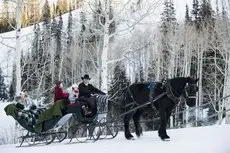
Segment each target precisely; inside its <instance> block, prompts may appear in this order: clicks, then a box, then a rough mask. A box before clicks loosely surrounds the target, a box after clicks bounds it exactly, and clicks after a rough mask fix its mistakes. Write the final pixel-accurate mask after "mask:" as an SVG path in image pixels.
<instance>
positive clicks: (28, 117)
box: [4, 104, 45, 126]
mask: <svg viewBox="0 0 230 153" xmlns="http://www.w3.org/2000/svg"><path fill="white" fill-rule="evenodd" d="M4 110H5V112H6V115H10V116H12V117H13V118H14V119H16V120H20V119H22V120H24V121H25V123H26V125H29V126H33V125H35V124H36V122H37V120H38V116H39V115H40V114H41V113H42V112H44V111H45V108H36V109H29V110H22V109H19V108H18V107H17V106H16V104H9V105H7V106H6V107H5V108H4Z"/></svg>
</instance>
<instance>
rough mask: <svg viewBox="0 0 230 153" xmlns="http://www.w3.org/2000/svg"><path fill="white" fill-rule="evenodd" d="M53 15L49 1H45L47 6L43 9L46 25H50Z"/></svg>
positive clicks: (43, 18)
mask: <svg viewBox="0 0 230 153" xmlns="http://www.w3.org/2000/svg"><path fill="white" fill-rule="evenodd" d="M50 19H51V14H50V6H49V2H48V0H46V1H45V4H44V6H43V8H42V20H43V22H45V25H48V24H50Z"/></svg>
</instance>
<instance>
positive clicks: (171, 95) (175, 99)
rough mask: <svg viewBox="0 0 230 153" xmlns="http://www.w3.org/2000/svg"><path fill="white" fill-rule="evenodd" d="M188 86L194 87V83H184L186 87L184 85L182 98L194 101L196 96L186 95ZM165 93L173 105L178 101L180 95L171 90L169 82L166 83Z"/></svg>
mask: <svg viewBox="0 0 230 153" xmlns="http://www.w3.org/2000/svg"><path fill="white" fill-rule="evenodd" d="M189 86H196V83H188V82H186V85H185V87H184V91H183V92H184V93H185V97H184V98H186V99H196V94H195V95H191V94H188V91H187V90H188V87H189ZM173 91H174V93H176V94H177V96H176V95H174V94H173ZM183 92H182V93H183ZM166 93H167V96H168V97H169V98H170V99H172V100H173V101H174V102H175V103H178V102H179V99H180V96H181V95H180V94H178V93H177V92H176V91H175V90H173V89H172V86H171V84H170V80H167V83H166Z"/></svg>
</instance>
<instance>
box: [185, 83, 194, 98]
mask: <svg viewBox="0 0 230 153" xmlns="http://www.w3.org/2000/svg"><path fill="white" fill-rule="evenodd" d="M189 86H196V83H186V86H185V88H184V93H185V98H186V99H196V93H195V94H188V91H187V90H188V87H189Z"/></svg>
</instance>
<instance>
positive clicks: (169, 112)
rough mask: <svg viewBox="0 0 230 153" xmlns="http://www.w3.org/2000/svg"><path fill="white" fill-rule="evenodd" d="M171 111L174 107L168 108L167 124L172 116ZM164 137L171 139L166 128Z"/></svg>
mask: <svg viewBox="0 0 230 153" xmlns="http://www.w3.org/2000/svg"><path fill="white" fill-rule="evenodd" d="M171 112H172V109H167V110H166V124H167V123H168V121H169V118H170V116H171ZM164 137H165V139H170V137H169V136H168V135H167V132H166V129H165V136H164Z"/></svg>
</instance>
